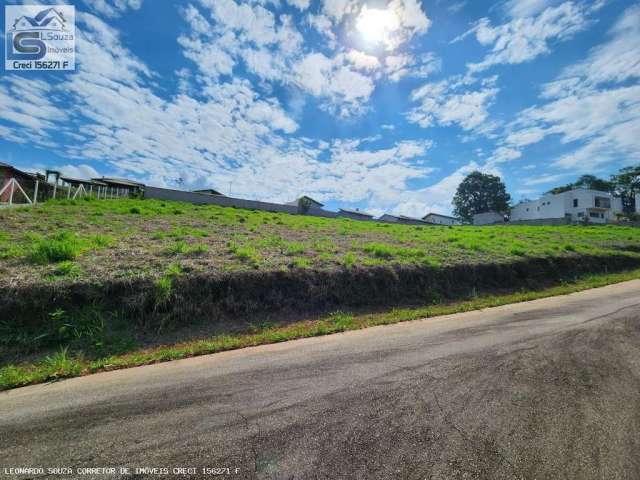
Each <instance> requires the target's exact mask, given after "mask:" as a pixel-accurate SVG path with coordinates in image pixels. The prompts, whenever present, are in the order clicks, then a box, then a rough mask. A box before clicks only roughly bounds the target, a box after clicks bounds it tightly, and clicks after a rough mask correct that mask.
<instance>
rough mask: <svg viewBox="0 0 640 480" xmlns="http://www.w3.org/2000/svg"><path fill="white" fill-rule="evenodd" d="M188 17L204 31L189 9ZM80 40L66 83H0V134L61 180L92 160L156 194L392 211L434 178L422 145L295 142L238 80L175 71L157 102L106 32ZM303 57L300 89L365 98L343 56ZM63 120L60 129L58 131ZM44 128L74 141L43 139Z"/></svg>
mask: <svg viewBox="0 0 640 480" xmlns="http://www.w3.org/2000/svg"><path fill="white" fill-rule="evenodd" d="M187 15H189V16H190V18H191V20H192V21H195V22H196V23H198V22H199V23H200V26H201V27H202V28H201V29H204V28H206V26H205V25H204V24H203V23H202V22H201V20H202V19H200V18H199V17H198V16H197V15H195V14H194V12H193V11H192V12H191V13H190V14H187ZM203 18H204V17H203ZM78 38H79V41H78V63H79V66H80V67H79V70H78V72H76V74H75V75H74V76H72V77H70V78H67V77H64V78H60V80H58V81H55V80H52V81H50V82H47V83H44V82H40V83H38V81H35V80H27V79H24V78H22V77H18V76H16V75H6V76H4V77H2V78H1V79H0V92H2V94H3V95H4V96H1V97H0V98H1V99H2V100H1V101H2V103H1V104H0V105H1V106H0V119H1V120H0V123H1V125H0V132H2V133H4V132H5V131H10V133H11V134H12V135H14V136H16V137H19V138H22V139H25V140H26V141H28V142H32V143H33V144H35V145H47V146H49V145H50V150H51V151H52V152H53V153H57V154H59V155H64V156H65V157H67V158H70V159H71V160H75V161H76V162H77V163H78V164H79V165H77V166H75V167H74V165H73V164H72V163H70V164H69V165H64V168H65V172H66V173H68V174H70V175H74V176H83V177H86V176H97V174H98V173H97V172H96V171H95V169H94V167H92V165H95V163H92V162H101V163H100V165H101V167H100V170H101V173H104V174H114V175H123V176H127V177H132V178H137V179H139V180H141V181H144V182H147V183H149V184H154V185H175V182H176V180H177V179H179V178H180V179H182V180H183V182H184V183H183V184H182V186H183V187H184V188H189V187H198V186H213V187H218V188H222V189H224V190H225V191H226V189H227V188H228V187H227V186H228V185H229V184H231V190H232V193H233V194H234V195H239V196H242V197H245V198H260V199H264V200H272V201H284V200H291V199H292V198H295V196H296V195H297V194H299V193H302V192H301V191H300V190H302V189H303V190H304V193H307V194H312V195H313V196H314V197H318V198H319V199H321V200H322V199H341V200H343V201H349V202H371V204H372V205H373V204H377V205H386V206H392V205H395V202H396V200H395V199H397V198H398V196H399V195H400V194H403V192H405V191H406V190H407V189H408V184H407V182H408V181H409V180H411V179H418V178H424V177H425V176H426V175H428V174H429V173H430V172H431V171H432V168H431V167H429V166H427V165H425V162H426V156H427V154H428V151H429V149H430V148H431V145H432V143H431V142H430V141H428V140H404V141H398V142H396V143H394V144H391V145H387V146H385V147H373V146H372V145H373V142H377V141H379V140H380V138H379V137H373V138H369V139H358V140H351V141H336V142H333V143H331V144H328V143H326V142H318V141H315V140H312V139H305V138H295V137H294V136H293V135H292V134H293V133H295V132H296V131H297V129H298V125H297V123H296V122H295V120H294V119H292V118H291V117H290V116H289V115H288V114H287V113H286V112H285V111H284V109H283V108H282V106H281V105H280V103H279V102H278V100H276V99H275V98H273V97H270V96H269V95H268V94H265V93H260V92H259V91H258V90H257V89H256V88H255V87H254V86H253V85H252V84H251V83H250V82H248V81H246V80H240V79H233V80H230V81H227V82H223V81H214V80H212V79H211V78H208V79H207V78H203V79H198V80H197V81H198V82H199V83H198V85H197V87H198V88H193V87H194V86H193V85H189V83H190V82H192V81H194V79H193V77H192V76H191V75H189V74H187V73H186V72H184V71H181V72H180V73H179V77H178V78H179V79H180V81H181V82H183V88H182V89H181V91H180V92H179V93H177V94H176V95H175V96H172V97H166V96H160V95H159V94H158V93H156V89H157V88H159V87H157V86H156V85H155V78H156V77H157V75H156V74H155V73H154V72H153V71H151V70H150V69H149V68H148V67H147V66H146V65H145V64H144V63H142V62H141V61H140V60H139V59H137V58H136V57H135V56H134V55H133V54H132V53H131V52H130V51H128V50H127V49H126V48H125V47H124V46H123V45H122V43H121V42H120V37H119V35H118V34H117V32H116V31H115V30H113V29H112V28H111V27H108V26H107V25H106V24H104V22H102V21H100V20H99V19H98V18H96V17H93V16H91V15H88V14H85V16H84V17H83V18H82V19H81V21H80V22H79V26H78ZM105 45H107V46H108V47H109V48H99V47H102V46H105ZM256 50H258V49H256ZM309 55H311V54H309ZM305 58H306V57H305ZM311 58H312V59H314V60H317V61H318V62H319V63H320V65H323V67H322V68H321V69H320V71H319V72H316V73H317V74H318V77H317V78H316V77H314V75H309V76H308V77H304V79H305V87H306V88H308V89H309V90H314V91H317V93H318V94H319V95H320V96H323V95H324V96H326V97H327V98H328V99H340V100H341V101H343V102H346V103H347V104H349V102H352V103H354V104H356V105H360V102H362V101H364V99H366V98H368V96H369V95H370V93H371V91H372V89H373V83H367V82H365V81H363V80H361V78H360V73H358V72H357V71H355V70H353V69H352V68H351V66H350V64H349V63H348V62H347V61H346V59H345V58H344V56H343V57H340V58H339V56H336V57H335V58H328V57H324V58H322V57H311ZM306 73H314V72H313V69H309V70H307V71H306ZM293 78H296V77H293ZM363 78H366V77H363ZM358 82H364V83H363V85H364V88H362V87H358ZM369 82H370V80H369ZM358 88H360V90H358ZM192 91H195V92H197V94H196V95H191V94H190V93H189V92H192ZM15 97H22V98H24V99H25V102H24V104H22V103H20V102H19V101H16V100H15ZM29 105H32V106H35V107H33V108H35V109H36V110H37V111H33V112H31V111H28V110H27V109H28V108H30V107H29ZM63 106H64V107H65V108H61V107H63ZM25 112H28V114H25ZM12 114H13V117H12ZM20 114H22V115H26V117H28V118H30V122H22V123H20V122H15V121H13V120H12V118H14V117H15V118H16V119H22V118H24V117H20V116H19V115H20ZM64 115H67V116H68V118H66V119H65V120H66V122H65V123H66V124H67V126H66V127H61V126H60V125H61V124H60V123H59V122H58V120H59V119H61V118H64ZM54 130H55V132H56V133H57V134H58V135H65V136H67V137H68V138H70V139H72V141H68V142H64V141H63V140H60V137H59V136H58V137H57V139H56V141H53V140H52V138H51V136H50V133H51V132H53V131H54ZM34 139H36V140H37V141H33V140H34Z"/></svg>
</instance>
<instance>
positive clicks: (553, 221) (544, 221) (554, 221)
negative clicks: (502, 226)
mask: <svg viewBox="0 0 640 480" xmlns="http://www.w3.org/2000/svg"><path fill="white" fill-rule="evenodd" d="M569 223H571V222H570V221H569V220H568V219H565V218H537V219H532V220H512V221H510V222H509V223H507V224H506V225H542V226H554V225H568V224H569Z"/></svg>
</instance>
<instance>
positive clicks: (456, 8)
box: [447, 0, 467, 13]
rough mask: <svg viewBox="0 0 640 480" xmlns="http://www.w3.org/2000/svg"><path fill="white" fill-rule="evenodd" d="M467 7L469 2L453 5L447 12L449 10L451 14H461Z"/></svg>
mask: <svg viewBox="0 0 640 480" xmlns="http://www.w3.org/2000/svg"><path fill="white" fill-rule="evenodd" d="M466 6H467V1H466V0H463V1H461V2H455V3H452V4H451V5H449V6H448V7H447V10H449V11H450V12H451V13H460V12H461V11H462V10H463V9H464V7H466Z"/></svg>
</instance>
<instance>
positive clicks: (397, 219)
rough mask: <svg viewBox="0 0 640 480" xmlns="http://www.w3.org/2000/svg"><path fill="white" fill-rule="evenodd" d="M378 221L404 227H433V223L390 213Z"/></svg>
mask: <svg viewBox="0 0 640 480" xmlns="http://www.w3.org/2000/svg"><path fill="white" fill-rule="evenodd" d="M378 220H380V221H382V222H390V223H400V224H402V225H422V226H429V225H433V224H432V223H430V222H427V221H425V220H421V219H419V218H413V217H407V216H406V215H390V214H388V213H385V214H384V215H382V216H381V217H380V218H378Z"/></svg>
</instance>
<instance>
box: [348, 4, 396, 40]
mask: <svg viewBox="0 0 640 480" xmlns="http://www.w3.org/2000/svg"><path fill="white" fill-rule="evenodd" d="M399 26H400V23H399V22H398V17H397V16H396V14H395V12H394V11H392V10H381V9H376V8H367V7H366V6H365V7H364V8H363V9H362V11H361V12H360V15H359V16H358V20H357V21H356V29H357V30H358V32H360V34H361V35H362V38H363V39H364V40H365V41H366V42H367V43H369V44H379V43H385V44H386V45H387V46H388V45H390V44H391V42H390V37H391V35H392V34H393V32H395V31H396V30H397V29H398V27H399Z"/></svg>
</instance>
